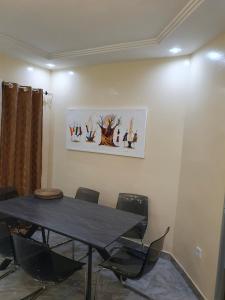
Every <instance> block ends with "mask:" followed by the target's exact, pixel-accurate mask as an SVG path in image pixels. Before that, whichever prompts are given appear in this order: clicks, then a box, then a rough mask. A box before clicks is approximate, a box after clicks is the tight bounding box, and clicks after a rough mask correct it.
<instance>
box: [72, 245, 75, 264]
mask: <svg viewBox="0 0 225 300" xmlns="http://www.w3.org/2000/svg"><path fill="white" fill-rule="evenodd" d="M72 259H73V260H75V242H74V240H73V241H72Z"/></svg>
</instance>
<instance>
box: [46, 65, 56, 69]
mask: <svg viewBox="0 0 225 300" xmlns="http://www.w3.org/2000/svg"><path fill="white" fill-rule="evenodd" d="M46 66H47V67H49V68H54V67H55V65H54V64H46Z"/></svg>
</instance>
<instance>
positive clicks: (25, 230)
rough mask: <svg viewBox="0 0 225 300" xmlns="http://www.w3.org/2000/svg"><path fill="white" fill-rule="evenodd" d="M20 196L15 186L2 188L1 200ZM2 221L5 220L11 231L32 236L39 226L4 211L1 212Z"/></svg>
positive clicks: (0, 192)
mask: <svg viewBox="0 0 225 300" xmlns="http://www.w3.org/2000/svg"><path fill="white" fill-rule="evenodd" d="M18 196H19V195H18V193H17V190H16V188H15V187H12V186H8V187H4V188H0V201H5V200H8V199H11V198H15V197H18ZM0 221H4V222H5V223H6V224H7V226H8V227H9V229H10V231H11V232H14V233H18V234H21V235H23V236H25V237H31V236H32V235H33V234H34V232H35V231H36V230H37V228H38V226H36V225H34V224H30V223H28V222H23V221H21V220H17V219H16V218H13V217H9V216H6V215H5V214H2V213H0Z"/></svg>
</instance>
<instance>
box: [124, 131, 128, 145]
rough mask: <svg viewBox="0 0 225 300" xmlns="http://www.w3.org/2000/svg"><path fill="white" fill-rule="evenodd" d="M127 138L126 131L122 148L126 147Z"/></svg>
mask: <svg viewBox="0 0 225 300" xmlns="http://www.w3.org/2000/svg"><path fill="white" fill-rule="evenodd" d="M127 136H128V131H126V132H125V134H124V136H123V143H124V147H125V146H126V142H127Z"/></svg>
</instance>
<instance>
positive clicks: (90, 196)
mask: <svg viewBox="0 0 225 300" xmlns="http://www.w3.org/2000/svg"><path fill="white" fill-rule="evenodd" d="M75 199H79V200H84V201H88V202H92V203H98V199H99V192H97V191H94V190H91V189H88V188H84V187H79V188H78V190H77V192H76V195H75Z"/></svg>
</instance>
